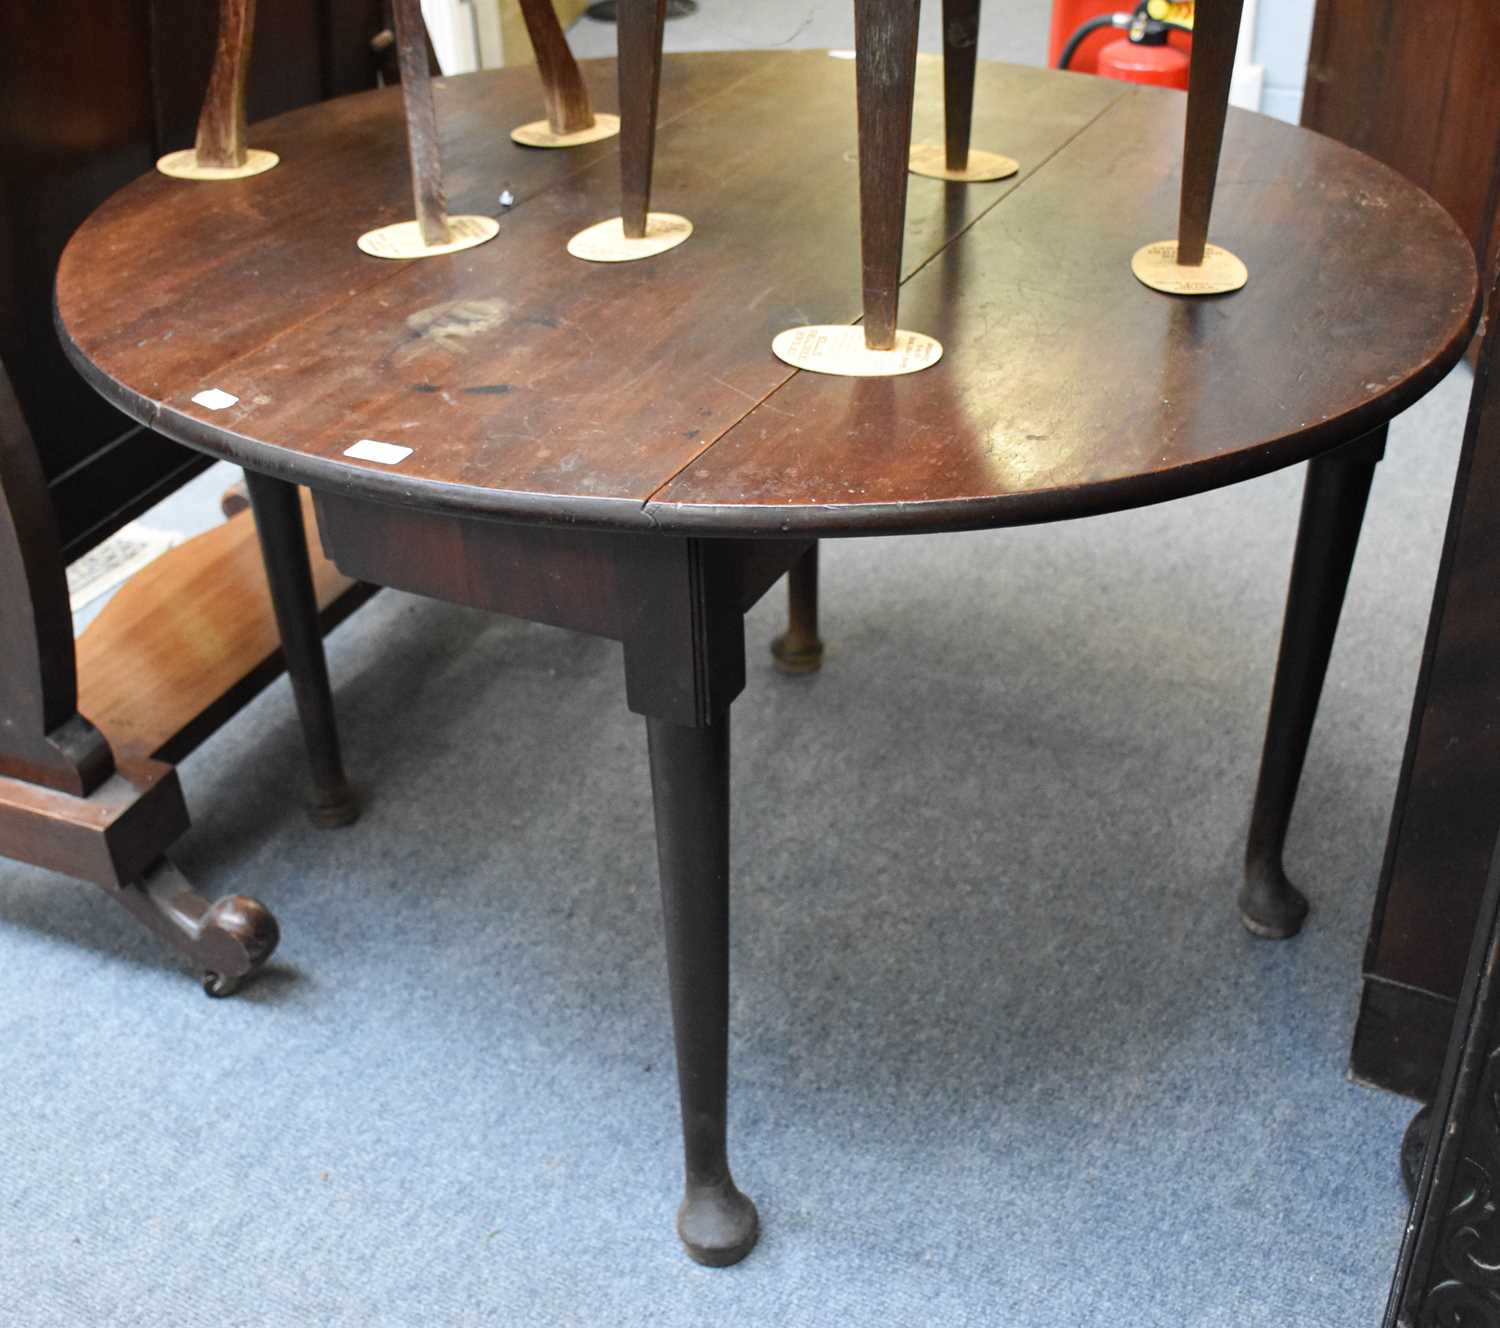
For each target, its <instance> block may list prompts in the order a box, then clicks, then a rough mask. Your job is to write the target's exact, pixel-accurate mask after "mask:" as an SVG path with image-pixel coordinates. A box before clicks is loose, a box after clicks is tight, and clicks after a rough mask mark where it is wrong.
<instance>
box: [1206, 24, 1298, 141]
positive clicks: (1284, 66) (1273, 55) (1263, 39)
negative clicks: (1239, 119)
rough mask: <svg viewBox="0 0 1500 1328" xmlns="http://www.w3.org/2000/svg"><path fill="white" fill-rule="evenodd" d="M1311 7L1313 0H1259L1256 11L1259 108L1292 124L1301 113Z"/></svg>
mask: <svg viewBox="0 0 1500 1328" xmlns="http://www.w3.org/2000/svg"><path fill="white" fill-rule="evenodd" d="M1203 2H1204V3H1205V4H1212V3H1213V2H1214V0H1203ZM1314 8H1315V3H1314V0H1260V5H1259V8H1258V9H1257V11H1256V21H1255V63H1256V64H1257V65H1258V66H1259V67H1260V68H1261V69H1262V70H1263V71H1264V81H1263V83H1262V86H1261V97H1260V109H1261V110H1262V111H1264V112H1265V113H1266V114H1267V115H1274V116H1275V117H1276V118H1277V119H1278V120H1289V121H1291V122H1292V123H1293V124H1296V123H1297V119H1298V116H1299V115H1300V114H1301V113H1302V87H1303V84H1304V83H1305V82H1306V81H1307V47H1308V42H1309V41H1310V40H1311V38H1312V23H1313V10H1314Z"/></svg>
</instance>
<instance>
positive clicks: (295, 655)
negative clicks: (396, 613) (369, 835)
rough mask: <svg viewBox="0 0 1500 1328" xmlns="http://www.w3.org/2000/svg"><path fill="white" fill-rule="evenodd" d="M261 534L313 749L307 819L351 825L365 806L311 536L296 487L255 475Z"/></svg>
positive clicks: (249, 475)
mask: <svg viewBox="0 0 1500 1328" xmlns="http://www.w3.org/2000/svg"><path fill="white" fill-rule="evenodd" d="M245 483H246V487H247V488H248V489H249V492H250V505H251V507H253V508H254V510H255V528H256V532H257V533H258V534H259V536H260V548H261V555H262V557H263V558H264V559H265V564H266V579H267V581H268V582H269V583H270V587H271V605H272V607H273V609H274V610H275V613H276V625H277V626H278V627H279V628H280V629H281V647H282V652H283V653H284V654H285V656H286V671H287V674H288V676H289V677H290V678H291V680H292V693H293V695H294V696H295V697H296V701H297V714H298V716H299V717H300V718H301V720H302V734H303V737H304V739H305V740H306V743H307V755H308V763H309V766H310V768H311V774H312V784H313V801H312V804H311V806H310V807H309V808H308V815H309V816H311V817H312V819H313V821H314V822H315V823H316V824H318V825H322V826H330V827H331V826H338V825H348V824H349V823H350V822H351V821H354V820H356V819H357V818H358V816H359V804H358V802H357V801H356V799H355V797H354V792H353V790H352V789H350V787H349V781H348V780H347V779H346V778H345V776H344V762H343V757H342V756H341V754H340V752H339V735H338V726H337V723H336V721H335V718H334V711H333V693H332V691H331V689H330V688H329V685H328V663H327V661H326V659H325V658H324V655H323V633H322V631H321V630H320V629H319V626H318V601H317V595H316V593H315V591H314V590H313V582H312V566H311V563H310V562H309V560H308V556H307V532H306V530H305V528H304V527H303V524H302V504H301V502H300V501H299V498H298V495H297V486H296V485H294V484H287V483H285V482H284V481H282V480H274V479H271V478H270V477H269V476H266V475H258V474H256V473H255V472H254V471H251V470H247V471H246V472H245Z"/></svg>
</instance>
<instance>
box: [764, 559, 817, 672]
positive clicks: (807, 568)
mask: <svg viewBox="0 0 1500 1328" xmlns="http://www.w3.org/2000/svg"><path fill="white" fill-rule="evenodd" d="M786 600H787V621H786V631H784V632H783V633H782V634H781V635H780V636H778V637H777V638H776V639H775V640H774V641H772V642H771V655H772V657H773V658H774V659H775V660H776V667H777V668H778V669H780V670H781V671H782V672H783V673H816V672H817V671H818V670H819V669H820V668H822V667H823V642H822V641H821V640H820V639H819V637H818V546H817V544H813V545H811V546H810V547H809V548H808V550H807V552H806V553H804V554H803V555H802V557H801V558H799V559H798V560H797V562H796V563H794V564H793V565H792V569H791V571H789V572H788V573H787V574H786Z"/></svg>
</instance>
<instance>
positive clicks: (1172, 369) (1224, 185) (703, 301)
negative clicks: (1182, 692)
mask: <svg viewBox="0 0 1500 1328" xmlns="http://www.w3.org/2000/svg"><path fill="white" fill-rule="evenodd" d="M584 70H585V77H586V78H587V79H588V81H589V83H590V86H591V89H592V92H593V96H594V99H595V105H596V107H597V108H598V109H600V110H612V109H614V107H615V105H616V99H615V91H614V65H613V62H611V61H589V62H585V63H584ZM941 79H942V72H941V62H940V61H939V60H937V59H936V58H928V57H924V58H923V59H922V61H921V67H920V70H919V75H918V89H917V109H916V117H915V133H914V139H915V140H923V139H926V140H940V138H941V134H942V95H941ZM435 86H436V97H437V106H438V117H439V122H440V127H441V133H442V140H443V145H444V163H445V167H446V173H447V181H448V194H449V205H450V211H451V212H453V213H454V214H461V213H485V214H489V215H492V216H498V217H499V220H500V233H499V236H498V237H497V238H496V239H494V240H492V241H490V242H489V243H487V244H484V245H481V246H479V247H478V248H475V249H469V250H466V251H463V252H460V253H455V254H450V255H446V256H443V257H435V258H429V259H423V260H420V261H417V262H410V263H402V262H395V261H390V260H385V259H380V258H374V257H370V256H367V255H366V254H364V253H362V252H360V250H359V249H358V248H356V246H355V241H356V239H357V237H358V236H359V235H360V234H361V233H362V232H364V231H366V230H369V229H371V228H373V227H376V226H381V225H385V224H388V223H390V222H394V221H399V220H402V219H404V218H407V217H410V216H411V215H412V212H411V207H412V204H411V194H410V179H409V175H408V166H407V157H406V148H405V128H404V120H403V117H402V106H401V98H400V91H399V90H398V89H394V88H393V89H387V90H383V91H379V92H372V93H365V94H361V95H359V96H355V97H348V98H343V99H341V100H338V101H334V102H328V103H325V104H323V105H319V106H314V107H309V108H307V109H305V110H301V111H296V112H293V113H291V114H289V115H284V116H281V117H279V118H277V119H275V120H271V121H268V122H266V123H264V124H260V125H256V126H253V127H252V130H251V134H250V137H251V141H252V143H254V144H255V145H256V146H260V147H266V148H271V149H273V150H275V151H276V152H278V153H280V154H281V159H282V160H281V165H280V166H278V167H277V168H276V169H275V170H272V171H269V172H267V173H266V174H263V175H259V176H256V177H254V178H251V179H246V180H241V181H233V182H227V183H212V184H206V183H196V182H185V181H181V180H173V179H168V178H167V177H165V176H162V175H158V174H155V173H153V174H151V175H148V176H146V177H144V178H142V179H140V180H137V181H136V182H135V183H134V184H132V185H130V186H128V187H127V188H126V189H124V190H122V191H121V192H120V193H119V194H117V195H115V197H113V198H112V199H110V200H109V202H107V203H106V204H105V205H104V206H103V207H102V208H100V209H99V210H98V212H96V213H95V214H94V215H93V216H92V217H91V218H90V219H89V220H88V221H87V222H86V223H85V224H84V226H83V227H82V228H81V229H80V230H79V232H78V233H77V235H76V236H74V238H73V240H72V242H71V243H70V244H69V246H68V249H67V252H66V253H65V254H64V256H63V259H62V264H61V268H60V270H59V275H58V282H57V307H58V319H59V324H60V326H61V328H62V331H63V339H64V342H65V344H66V345H67V346H68V349H69V352H70V354H71V355H72V357H73V359H74V361H75V363H77V364H78V365H79V366H80V368H81V369H82V370H83V371H84V373H85V374H86V376H87V377H89V379H90V380H91V381H92V382H93V383H94V384H95V385H96V386H97V387H98V389H99V390H100V391H102V392H103V393H104V395H105V396H107V397H109V398H110V399H111V400H112V401H114V402H115V403H116V404H117V405H119V406H121V407H122V408H123V409H124V410H126V411H127V412H128V413H130V414H131V415H133V416H135V417H136V418H137V419H139V420H141V421H143V422H145V423H148V424H150V425H151V427H153V428H155V429H156V430H158V431H159V432H161V433H164V434H166V435H167V436H169V437H171V438H175V439H178V440H179V441H182V442H184V443H187V444H189V445H191V446H193V447H197V448H199V449H201V450H204V451H207V452H210V453H212V454H214V455H216V456H220V457H225V458H228V459H230V460H233V461H236V462H239V463H240V464H242V465H248V466H250V467H252V468H254V469H257V470H260V471H264V472H266V473H269V474H273V475H276V476H279V477H282V478H286V479H291V480H296V481H298V482H301V483H304V484H309V485H311V486H313V487H314V488H324V489H334V490H337V491H339V492H343V493H349V494H362V495H364V496H367V497H370V498H373V499H377V500H381V501H387V502H395V503H400V504H404V505H410V506H415V507H419V508H423V509H427V510H432V511H442V512H456V513H463V514H470V515H473V514H480V515H487V516H492V517H495V518H499V519H505V520H515V521H540V522H546V523H559V524H561V523H568V524H578V525H584V526H590V527H596V528H613V529H637V530H643V531H650V530H657V531H663V532H679V533H681V532H691V533H698V534H704V535H767V536H776V535H783V534H784V535H796V536H809V535H838V534H853V533H876V532H881V531H887V532H893V531H915V530H940V529H955V528H969V527H977V526H987V525H1006V524H1017V523H1022V522H1028V521H1039V520H1052V519H1057V518H1062V517H1070V516H1079V515H1083V514H1087V513H1092V512H1100V511H1107V510H1111V509H1115V508H1120V507H1128V506H1134V505H1138V504H1141V503H1148V502H1156V501H1161V500H1163V499H1167V498H1172V497H1177V496H1179V495H1182V494H1187V493H1192V492H1196V491H1198V490H1202V489H1207V488H1211V487H1214V486H1217V485H1221V484H1226V483H1231V482H1234V481H1237V480H1241V479H1245V478H1248V477H1250V476H1253V475H1257V474H1261V473H1263V472H1265V471H1269V470H1273V469H1276V468H1277V467H1280V466H1284V465H1289V464H1291V463H1293V462H1296V461H1300V460H1303V459H1305V458H1307V457H1310V456H1313V455H1315V454H1317V453H1319V452H1322V451H1324V450H1326V449H1328V448H1331V447H1334V446H1337V445H1339V444H1341V443H1344V442H1347V441H1350V440H1352V439H1354V438H1356V437H1358V436H1359V435H1361V434H1363V433H1365V432H1367V431H1369V430H1370V429H1372V428H1374V427H1376V426H1377V425H1379V424H1382V423H1384V422H1385V421H1386V420H1388V419H1389V418H1390V417H1391V416H1392V415H1394V414H1395V413H1396V412H1398V411H1400V410H1401V409H1403V408H1404V407H1406V406H1407V405H1409V404H1410V403H1411V402H1412V401H1414V400H1415V399H1417V398H1418V397H1419V396H1421V395H1422V393H1423V392H1425V391H1426V390H1427V389H1428V388H1430V387H1431V386H1433V384H1434V383H1435V382H1437V380H1438V379H1439V378H1440V377H1441V376H1442V375H1443V374H1444V373H1445V372H1446V371H1447V370H1448V369H1449V368H1451V367H1452V365H1453V364H1454V363H1455V362H1456V360H1457V359H1458V357H1459V356H1460V354H1461V353H1462V351H1463V348H1464V346H1465V344H1466V342H1467V341H1468V339H1469V336H1470V334H1471V332H1472V329H1473V326H1474V322H1475V319H1476V317H1477V311H1478V300H1479V289H1478V282H1477V275H1476V271H1475V265H1474V258H1473V254H1472V252H1471V250H1470V248H1469V245H1468V243H1467V242H1466V241H1465V239H1464V237H1463V235H1462V234H1461V233H1460V232H1459V230H1458V228H1457V226H1456V225H1455V224H1454V222H1453V221H1452V220H1451V218H1449V216H1448V215H1447V213H1445V212H1444V211H1443V210H1442V209H1441V208H1440V207H1439V206H1438V205H1437V204H1436V203H1435V202H1433V201H1432V199H1430V198H1429V197H1428V196H1427V195H1426V194H1424V193H1422V192H1421V190H1419V189H1418V188H1416V187H1415V186H1414V185H1412V184H1410V183H1409V182H1407V181H1406V180H1404V179H1402V178H1401V177H1400V176H1398V175H1396V174H1395V173H1394V172H1392V171H1390V170H1388V169H1387V168H1385V167H1384V166H1381V165H1379V164H1377V163H1376V162H1374V161H1372V160H1370V159H1369V158H1367V157H1364V156H1362V155H1360V154H1359V153H1356V152H1354V151H1352V150H1351V149H1349V148H1346V147H1343V146H1341V145H1339V144H1337V143H1334V142H1332V141H1331V140H1329V139H1326V138H1323V137H1320V136H1318V135H1316V134H1313V133H1310V132H1308V131H1305V130H1301V129H1297V128H1293V127H1291V126H1289V125H1285V124H1281V123H1278V122H1276V121H1274V120H1269V119H1266V118H1264V117H1262V116H1258V115H1250V114H1245V113H1241V112H1232V113H1231V115H1230V118H1229V126H1228V130H1227V133H1226V137H1225V144H1224V153H1223V163H1222V166H1221V170H1220V175H1219V185H1218V195H1217V201H1216V204H1215V210H1214V222H1213V226H1212V228H1211V233H1210V239H1211V240H1213V241H1214V242H1215V243H1217V244H1220V245H1222V246H1224V247H1226V248H1228V249H1230V250H1232V251H1233V252H1235V253H1236V254H1238V255H1239V256H1240V257H1241V258H1242V259H1243V260H1244V261H1245V263H1246V264H1247V266H1248V268H1249V271H1250V280H1249V284H1248V285H1247V286H1245V288H1244V289H1243V290H1240V291H1238V292H1237V293H1235V294H1232V295H1227V296H1219V297H1213V298H1206V299H1193V298H1182V297H1172V296H1165V295H1161V294H1158V293H1156V292H1154V291H1152V290H1149V289H1147V288H1146V287H1144V286H1142V285H1141V284H1140V283H1139V282H1137V281H1136V279H1135V278H1134V277H1133V276H1132V275H1131V270H1130V259H1131V255H1132V254H1133V253H1134V252H1135V250H1136V249H1137V248H1138V247H1140V246H1141V245H1142V244H1144V243H1147V242H1149V241H1153V240H1159V239H1170V238H1173V237H1174V235H1175V228H1176V206H1177V193H1178V186H1179V175H1180V159H1181V150H1182V123H1183V112H1184V105H1185V98H1184V97H1183V96H1182V95H1181V94H1178V93H1173V92H1167V91H1162V90H1158V89H1149V88H1140V87H1132V86H1130V85H1127V84H1122V83H1116V82H1111V81H1108V80H1105V79H1098V78H1091V77H1088V76H1085V75H1074V74H1065V73H1057V72H1053V71H1049V70H1041V69H1030V68H1019V67H1011V66H1004V65H993V64H982V65H981V66H980V69H979V76H978V82H977V89H976V97H975V117H974V136H973V143H974V146H976V147H979V148H984V149H989V150H993V151H998V152H1003V153H1005V154H1006V155H1008V156H1011V157H1014V158H1016V159H1017V160H1018V161H1019V162H1020V163H1021V170H1020V173H1019V175H1017V176H1015V177H1013V178H1011V179H1009V180H1005V181H1002V182H999V183H994V184H968V185H963V184H946V183H943V182H941V181H937V180H930V179H924V178H920V177H915V176H913V177H910V178H909V180H908V189H909V202H908V209H907V224H906V240H905V251H904V259H903V263H904V268H903V270H904V272H905V274H906V277H905V281H904V285H903V287H902V292H901V312H900V325H901V326H902V327H903V328H908V329H911V330H914V331H919V332H926V333H929V334H931V335H933V336H935V337H937V338H938V339H939V340H940V341H941V342H942V343H943V346H944V348H945V354H944V356H943V358H942V360H941V361H940V362H939V363H938V364H937V365H936V366H934V367H933V368H930V369H927V370H925V371H923V372H921V373H917V374H912V375H910V376H906V377H900V378H880V379H850V378H835V377H829V376H826V375H819V374H813V373H806V372H799V371H797V370H794V369H792V368H790V367H789V366H787V365H785V364H783V363H782V362H781V361H780V360H778V359H777V358H776V357H775V356H774V355H773V354H772V353H771V339H772V337H773V336H775V334H776V333H777V332H780V331H781V330H783V329H785V328H788V327H792V326H795V325H798V324H803V323H839V322H844V323H852V322H854V321H856V320H857V319H858V317H859V313H860V260H859V222H858V182H857V175H856V162H855V113H854V73H853V66H852V64H851V63H850V62H848V61H847V60H837V59H830V58H829V57H828V56H827V55H826V54H824V53H822V52H798V53H765V52H740V53H725V54H709V55H691V56H669V57H668V58H667V60H666V65H665V70H664V73H663V81H662V92H661V125H660V130H659V136H658V145H657V150H656V174H655V188H654V193H653V206H654V207H656V208H659V209H661V210H664V211H674V212H680V213H683V214H685V215H687V216H688V217H690V218H691V219H692V221H693V222H694V225H695V228H696V229H695V231H694V233H693V235H692V238H691V239H690V240H688V242H687V243H686V244H684V245H682V246H680V247H679V248H677V249H674V250H672V251H671V252H669V253H666V254H663V255H660V256H658V257H656V258H653V259H650V260H648V261H644V262H638V263H623V264H591V263H586V262H582V261H580V260H578V259H574V258H572V257H570V256H569V255H568V254H567V252H566V248H565V246H566V244H567V241H568V239H569V237H570V236H572V235H573V234H574V233H575V232H577V231H578V230H581V229H582V228H583V227H585V226H587V225H590V224H591V223H593V222H596V221H599V220H602V219H603V218H606V217H609V216H615V215H618V213H619V193H618V189H619V183H618V170H617V153H618V149H617V145H616V143H615V142H614V141H604V142H600V143H594V144H590V145H588V146H585V147H580V148H574V149H571V150H567V151H545V150H543V151H539V150H535V149H528V148H523V147H519V146H517V145H515V144H513V143H512V142H511V141H510V138H509V130H510V129H511V128H512V127H513V126H514V125H516V124H519V123H521V122H523V121H526V120H530V119H534V118H535V117H536V115H537V114H539V108H540V87H539V84H538V82H537V78H536V74H535V71H534V70H532V69H529V68H518V69H506V70H498V71H492V72H486V73H482V74H473V75H467V76H464V77H461V78H453V79H441V80H438V81H437V82H436V85H435ZM502 189H509V190H510V191H511V192H512V194H513V195H514V197H515V203H514V206H512V207H510V208H508V209H502V208H500V206H499V204H498V195H499V194H500V192H501V191H502ZM212 389H217V390H218V391H219V392H221V393H225V394H228V395H229V396H231V397H234V398H236V399H237V400H236V401H235V402H234V403H233V404H232V405H229V406H227V407H224V408H221V409H210V408H209V407H207V406H204V405H201V404H198V403H196V402H195V401H194V400H193V398H194V397H195V396H198V395H199V394H201V393H203V392H205V391H208V390H212ZM210 399H212V398H210ZM221 400H222V398H221ZM365 439H368V440H374V441H376V442H385V443H391V444H396V445H397V447H398V448H409V449H410V452H409V454H407V455H405V456H404V458H403V459H402V460H400V461H399V462H397V463H395V464H383V463H381V462H380V461H375V460H361V459H357V458H351V457H349V456H346V455H345V453H346V451H347V450H348V449H349V448H350V447H351V445H354V444H356V443H358V442H359V441H360V440H365ZM392 455H393V454H392Z"/></svg>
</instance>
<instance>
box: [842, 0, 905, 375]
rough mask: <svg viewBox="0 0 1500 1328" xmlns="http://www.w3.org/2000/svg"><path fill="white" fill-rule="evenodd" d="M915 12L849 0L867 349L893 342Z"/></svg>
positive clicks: (890, 2)
mask: <svg viewBox="0 0 1500 1328" xmlns="http://www.w3.org/2000/svg"><path fill="white" fill-rule="evenodd" d="M917 13H918V0H854V50H855V88H856V95H857V101H858V110H859V238H860V261H861V267H862V276H863V291H864V311H865V322H864V328H865V345H866V346H867V347H869V349H871V350H890V349H891V348H892V347H893V346H894V345H895V344H896V306H897V301H898V300H899V298H900V294H901V245H902V240H903V239H904V236H905V230H906V173H907V169H908V165H909V163H910V159H911V111H912V99H913V97H914V96H915V94H916V79H917Z"/></svg>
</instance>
